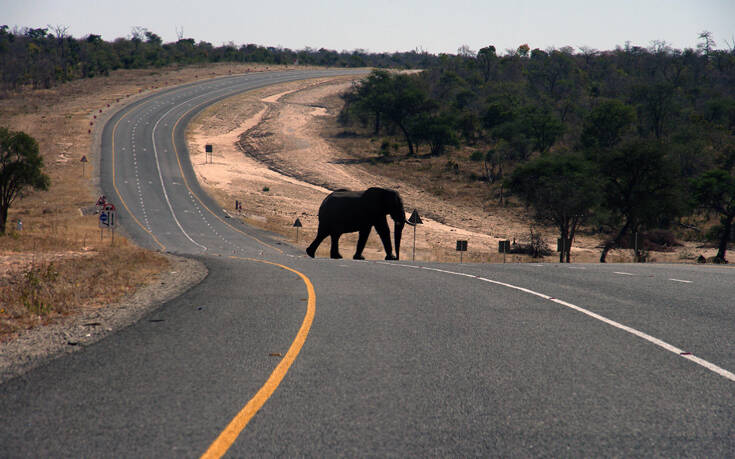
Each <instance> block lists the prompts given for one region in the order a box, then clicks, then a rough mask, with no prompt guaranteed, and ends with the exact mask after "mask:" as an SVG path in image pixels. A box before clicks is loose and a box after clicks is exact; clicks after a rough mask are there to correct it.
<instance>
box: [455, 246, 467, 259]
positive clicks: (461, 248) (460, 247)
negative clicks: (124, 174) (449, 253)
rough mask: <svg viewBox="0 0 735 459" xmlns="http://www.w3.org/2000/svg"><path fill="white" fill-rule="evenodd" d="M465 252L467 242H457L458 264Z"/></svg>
mask: <svg viewBox="0 0 735 459" xmlns="http://www.w3.org/2000/svg"><path fill="white" fill-rule="evenodd" d="M466 251H467V241H457V252H459V262H460V263H462V253H463V252H466Z"/></svg>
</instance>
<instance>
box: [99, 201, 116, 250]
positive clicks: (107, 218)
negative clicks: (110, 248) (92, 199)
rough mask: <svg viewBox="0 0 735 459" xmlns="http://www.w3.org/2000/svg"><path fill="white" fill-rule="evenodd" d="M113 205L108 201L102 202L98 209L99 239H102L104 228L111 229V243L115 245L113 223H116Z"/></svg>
mask: <svg viewBox="0 0 735 459" xmlns="http://www.w3.org/2000/svg"><path fill="white" fill-rule="evenodd" d="M116 220H117V218H116V211H115V206H114V205H113V204H111V203H109V202H106V203H105V204H104V207H103V208H102V210H101V211H100V224H99V225H100V241H101V240H102V239H104V232H105V228H107V229H108V230H110V231H111V235H112V245H115V223H116Z"/></svg>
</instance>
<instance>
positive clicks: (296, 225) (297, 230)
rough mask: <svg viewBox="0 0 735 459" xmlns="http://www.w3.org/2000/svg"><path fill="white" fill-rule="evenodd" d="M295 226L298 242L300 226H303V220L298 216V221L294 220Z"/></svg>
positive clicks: (297, 240)
mask: <svg viewBox="0 0 735 459" xmlns="http://www.w3.org/2000/svg"><path fill="white" fill-rule="evenodd" d="M293 226H294V228H296V242H299V228H301V227H302V226H303V225H302V224H301V220H299V219H298V217H297V218H296V221H295V222H293Z"/></svg>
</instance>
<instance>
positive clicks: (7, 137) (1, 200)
mask: <svg viewBox="0 0 735 459" xmlns="http://www.w3.org/2000/svg"><path fill="white" fill-rule="evenodd" d="M42 169H43V158H42V157H41V155H40V154H39V153H38V143H37V142H36V140H35V139H34V138H33V137H31V136H29V135H28V134H26V133H24V132H14V131H10V130H8V129H7V128H4V127H0V234H5V226H6V224H7V221H8V209H10V206H11V205H12V204H13V202H14V201H15V199H16V198H17V197H18V196H20V195H21V194H22V193H23V191H24V190H25V189H27V188H28V187H30V188H33V189H36V190H47V189H48V187H49V183H50V180H49V178H48V176H47V175H46V174H44V173H43V172H42Z"/></svg>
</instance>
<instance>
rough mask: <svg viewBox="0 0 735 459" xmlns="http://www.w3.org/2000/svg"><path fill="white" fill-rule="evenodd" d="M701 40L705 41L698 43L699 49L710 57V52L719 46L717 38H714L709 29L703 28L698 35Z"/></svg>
mask: <svg viewBox="0 0 735 459" xmlns="http://www.w3.org/2000/svg"><path fill="white" fill-rule="evenodd" d="M697 38H699V39H700V40H704V43H699V44H698V45H697V49H699V50H701V51H703V52H704V56H705V57H706V58H707V59H709V56H710V53H711V52H712V50H713V49H714V48H716V47H717V43H715V40H714V39H713V38H712V32H710V31H708V30H703V31H702V32H700V34H699V35H698V36H697Z"/></svg>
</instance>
